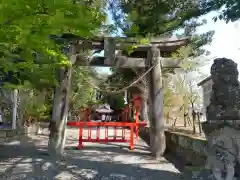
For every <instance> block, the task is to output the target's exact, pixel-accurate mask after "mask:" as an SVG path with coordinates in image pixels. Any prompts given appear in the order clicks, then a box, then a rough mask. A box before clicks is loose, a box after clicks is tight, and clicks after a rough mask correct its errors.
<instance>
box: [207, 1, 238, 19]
mask: <svg viewBox="0 0 240 180" xmlns="http://www.w3.org/2000/svg"><path fill="white" fill-rule="evenodd" d="M209 5H210V6H212V7H213V8H214V9H220V12H221V13H220V14H219V15H218V16H216V17H214V21H217V20H218V19H220V20H222V19H223V20H225V21H226V22H229V21H237V20H239V19H240V11H239V9H240V1H239V0H224V1H223V0H212V1H210V2H209Z"/></svg>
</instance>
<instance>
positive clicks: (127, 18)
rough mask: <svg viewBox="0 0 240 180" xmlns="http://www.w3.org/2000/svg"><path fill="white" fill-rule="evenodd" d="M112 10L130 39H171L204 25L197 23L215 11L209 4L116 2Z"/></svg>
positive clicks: (188, 0) (152, 0)
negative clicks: (155, 37) (175, 35)
mask: <svg viewBox="0 0 240 180" xmlns="http://www.w3.org/2000/svg"><path fill="white" fill-rule="evenodd" d="M110 10H111V12H112V14H113V18H114V20H115V22H116V23H117V24H118V26H119V27H120V28H121V29H122V30H123V32H124V34H126V35H127V36H128V37H129V36H131V37H138V36H139V35H140V36H144V37H146V36H159V35H167V36H169V35H171V34H172V32H173V31H174V30H177V29H179V28H185V27H188V29H190V28H193V27H196V26H199V25H201V23H199V22H197V21H196V19H197V18H198V17H199V16H201V15H204V14H206V13H208V12H209V11H211V10H212V6H210V5H209V4H208V3H206V1H195V0H177V1H176V0H169V1H165V0H158V1H155V0H131V1H129V0H127V1H126V0H118V1H115V0H112V1H110Z"/></svg>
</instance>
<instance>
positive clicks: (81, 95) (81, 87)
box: [70, 66, 101, 115]
mask: <svg viewBox="0 0 240 180" xmlns="http://www.w3.org/2000/svg"><path fill="white" fill-rule="evenodd" d="M94 79H97V73H96V71H95V70H94V68H92V67H80V66H74V67H73V77H72V91H71V92H72V93H71V97H70V109H71V112H72V113H74V114H75V115H77V114H78V112H79V109H80V108H81V107H92V106H94V105H97V104H100V103H101V102H99V101H97V100H96V99H95V84H96V83H95V82H94V81H93V80H94Z"/></svg>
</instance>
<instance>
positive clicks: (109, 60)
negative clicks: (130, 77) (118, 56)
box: [104, 37, 116, 66]
mask: <svg viewBox="0 0 240 180" xmlns="http://www.w3.org/2000/svg"><path fill="white" fill-rule="evenodd" d="M115 51H116V41H115V38H113V37H106V38H104V57H105V60H104V64H105V65H109V66H112V65H115V63H116V62H115Z"/></svg>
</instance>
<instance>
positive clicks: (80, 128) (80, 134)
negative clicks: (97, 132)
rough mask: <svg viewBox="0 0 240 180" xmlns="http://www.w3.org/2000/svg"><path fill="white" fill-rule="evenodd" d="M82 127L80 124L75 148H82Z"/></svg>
mask: <svg viewBox="0 0 240 180" xmlns="http://www.w3.org/2000/svg"><path fill="white" fill-rule="evenodd" d="M82 139H83V128H82V127H81V126H80V127H79V137H78V146H77V149H82V148H83V142H82Z"/></svg>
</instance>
